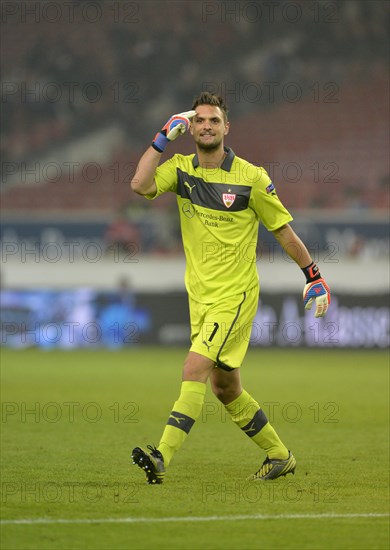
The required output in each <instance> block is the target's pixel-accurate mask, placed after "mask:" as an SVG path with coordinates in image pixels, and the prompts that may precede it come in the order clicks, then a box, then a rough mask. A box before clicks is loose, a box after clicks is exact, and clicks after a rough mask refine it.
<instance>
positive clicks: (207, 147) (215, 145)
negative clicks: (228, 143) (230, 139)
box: [195, 138, 222, 152]
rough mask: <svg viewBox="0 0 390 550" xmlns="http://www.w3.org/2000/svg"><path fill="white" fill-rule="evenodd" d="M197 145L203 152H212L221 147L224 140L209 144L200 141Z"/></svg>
mask: <svg viewBox="0 0 390 550" xmlns="http://www.w3.org/2000/svg"><path fill="white" fill-rule="evenodd" d="M195 143H196V145H197V146H198V148H199V149H200V150H201V151H207V152H210V151H215V150H216V149H218V148H219V147H220V145H221V143H222V138H221V139H219V140H217V141H213V142H211V143H207V142H206V143H205V142H204V141H200V140H198V141H196V142H195Z"/></svg>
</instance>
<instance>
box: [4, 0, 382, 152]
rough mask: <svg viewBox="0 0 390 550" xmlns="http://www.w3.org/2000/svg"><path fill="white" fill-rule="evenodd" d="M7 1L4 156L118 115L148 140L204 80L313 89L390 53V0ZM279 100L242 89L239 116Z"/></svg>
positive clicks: (45, 145) (129, 137)
mask: <svg viewBox="0 0 390 550" xmlns="http://www.w3.org/2000/svg"><path fill="white" fill-rule="evenodd" d="M9 4H10V3H4V5H5V6H6V7H5V8H4V10H7V11H4V13H3V25H2V26H3V29H2V30H3V54H2V57H3V60H2V61H3V71H2V129H1V138H2V139H1V154H2V157H3V159H4V160H5V161H20V160H26V159H27V160H28V159H29V158H32V157H34V156H36V155H37V154H42V153H43V152H44V151H46V150H47V149H49V148H51V147H53V145H58V144H62V143H66V142H67V141H69V140H73V139H74V138H75V137H78V136H82V135H85V134H88V133H89V132H91V131H94V130H95V129H99V128H104V127H105V126H107V125H110V124H113V123H116V124H119V125H121V126H122V127H123V129H124V130H125V135H126V141H127V143H130V144H131V143H135V142H140V141H143V140H144V139H147V138H149V137H150V135H149V134H150V127H151V126H153V127H154V125H155V124H156V120H157V121H158V120H159V119H160V118H161V117H162V118H161V122H164V121H163V120H162V119H163V118H164V116H163V114H164V113H167V112H170V110H173V111H175V110H176V109H178V110H183V109H184V108H185V109H187V108H188V106H189V104H190V103H191V101H192V99H193V96H194V94H196V92H197V91H198V90H200V89H201V88H203V89H204V88H208V89H215V90H216V91H222V93H223V91H224V90H223V89H221V83H223V85H224V87H225V89H227V90H234V87H235V84H236V83H238V82H241V83H242V82H244V83H245V82H246V83H250V82H256V83H264V82H281V83H283V82H289V81H293V82H295V83H297V84H298V85H300V86H302V89H303V90H305V89H306V88H305V83H307V82H314V81H316V80H320V81H326V80H334V79H337V81H338V82H342V80H343V79H344V78H346V77H347V76H348V75H349V74H350V73H351V71H352V72H354V73H355V74H356V77H357V78H359V75H360V77H361V78H362V79H363V78H367V71H369V69H370V67H371V66H372V65H373V64H375V65H378V64H379V65H381V64H382V65H383V67H386V64H387V46H388V35H387V26H386V20H387V17H386V12H387V10H388V3H387V2H386V1H381V0H378V1H377V0H371V1H361V0H348V1H343V2H327V1H322V0H319V1H317V0H316V1H310V0H309V1H305V0H295V1H294V2H197V1H183V2H173V1H172V2H171V1H167V2H162V1H160V2H158V1H153V0H152V1H148V2H141V1H138V2H118V1H110V0H107V1H102V2H98V1H96V2H88V6H89V7H88V9H83V7H82V4H83V3H82V2H81V3H79V4H77V2H76V3H62V2H49V4H51V8H50V6H49V5H48V4H47V3H45V2H15V3H14V4H15V5H16V6H17V8H15V9H14V8H12V10H11V9H10V8H9V6H8V7H7V5H9ZM45 4H47V10H46V11H45V9H44V8H45ZM67 4H68V7H66V5H67ZM69 4H75V6H74V7H73V8H72V10H70V8H69ZM86 5H87V3H85V6H86ZM26 6H27V7H26ZM34 6H35V8H34ZM27 8H28V9H27ZM23 10H24V11H23ZM34 10H35V11H34ZM276 100H277V97H276ZM271 103H272V105H271ZM273 106H274V102H270V98H269V97H267V96H266V95H265V94H263V95H262V97H259V98H258V99H257V100H256V101H253V102H251V101H249V102H248V101H239V100H238V101H237V102H236V105H235V106H234V113H233V116H234V117H239V116H241V115H242V114H245V113H246V112H248V111H250V110H251V109H252V110H253V109H258V108H259V107H260V108H262V109H263V108H268V107H273Z"/></svg>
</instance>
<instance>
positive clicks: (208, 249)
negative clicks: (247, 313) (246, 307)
mask: <svg viewBox="0 0 390 550" xmlns="http://www.w3.org/2000/svg"><path fill="white" fill-rule="evenodd" d="M225 152H226V153H227V154H226V157H225V159H224V162H223V163H222V165H221V167H220V168H202V167H201V166H199V161H198V157H197V155H196V154H195V155H194V154H193V155H179V154H177V155H174V156H173V157H172V158H171V159H169V160H167V161H166V162H164V163H163V164H161V165H160V166H159V167H158V168H157V171H156V175H155V181H156V185H157V192H156V193H155V194H154V195H146V198H148V199H155V198H157V197H158V196H159V195H161V194H162V193H166V192H167V191H171V192H173V193H176V197H177V204H178V207H179V213H180V223H181V233H182V239H183V246H184V252H185V256H186V274H185V284H186V288H187V292H188V294H189V295H190V297H191V298H193V299H194V300H196V301H198V302H201V303H206V304H211V303H214V302H215V301H218V300H219V299H221V298H225V297H226V296H231V295H233V294H238V293H240V292H244V291H246V290H249V289H250V288H252V287H254V286H255V285H257V284H258V273H257V267H256V248H257V238H258V227H259V221H261V222H262V223H263V224H264V226H265V227H266V228H267V229H268V230H269V231H274V230H275V229H278V228H279V227H281V226H282V225H284V224H286V223H288V222H290V221H291V220H292V216H291V214H290V213H289V212H288V211H287V210H286V208H285V207H284V206H283V204H282V203H281V202H280V200H279V198H278V196H277V194H276V190H275V187H274V185H273V183H272V182H271V180H270V178H269V176H268V174H267V172H266V171H265V170H264V169H263V168H260V167H257V166H254V165H253V164H251V163H249V162H247V161H245V160H243V159H241V158H239V157H237V156H236V155H235V154H234V152H233V151H232V149H227V148H225Z"/></svg>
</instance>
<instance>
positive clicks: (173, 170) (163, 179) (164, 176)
mask: <svg viewBox="0 0 390 550" xmlns="http://www.w3.org/2000/svg"><path fill="white" fill-rule="evenodd" d="M175 157H176V155H174V156H173V157H172V158H170V159H169V160H167V161H166V162H164V163H163V164H161V165H160V166H158V167H157V170H156V174H155V176H154V181H155V182H156V186H157V191H156V193H154V194H153V195H144V196H145V198H147V199H149V200H153V199H156V198H157V197H159V196H160V195H162V194H163V193H167V192H168V191H172V192H173V193H176V188H177V161H176V158H175Z"/></svg>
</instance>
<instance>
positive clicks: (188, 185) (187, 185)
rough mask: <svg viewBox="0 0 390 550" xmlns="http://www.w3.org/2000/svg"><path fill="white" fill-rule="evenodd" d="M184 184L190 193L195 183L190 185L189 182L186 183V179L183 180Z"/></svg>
mask: <svg viewBox="0 0 390 550" xmlns="http://www.w3.org/2000/svg"><path fill="white" fill-rule="evenodd" d="M184 185H185V186H186V187H188V189H189V190H190V193H192V190H193V188H194V187H196V185H195V184H194V185H190V184H189V183H188V181H185V182H184Z"/></svg>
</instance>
